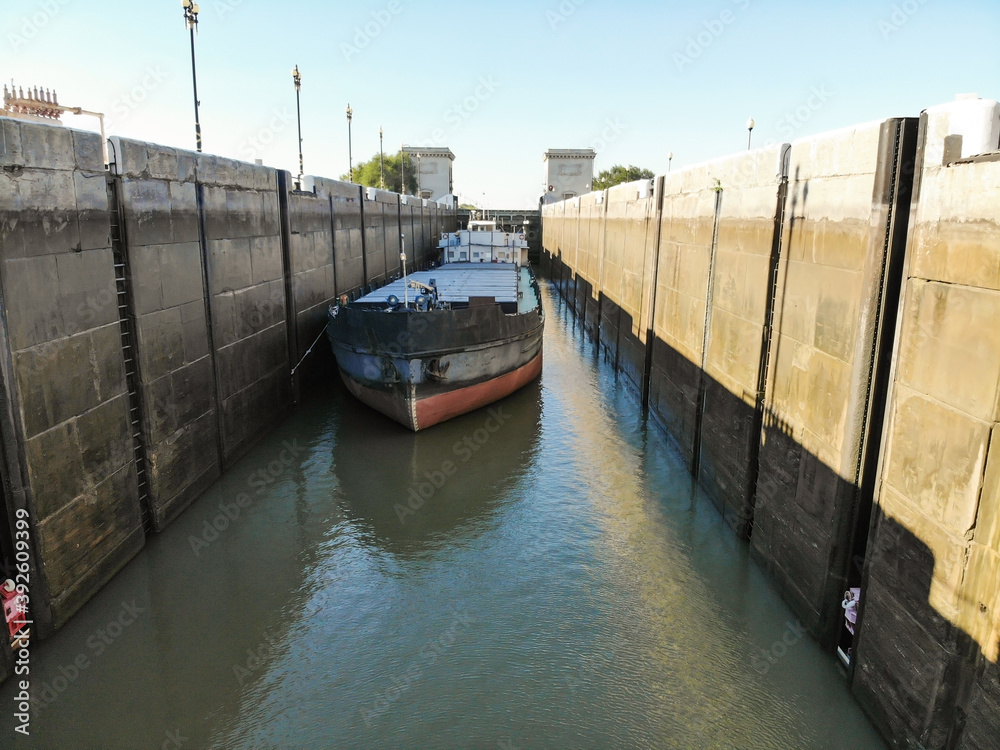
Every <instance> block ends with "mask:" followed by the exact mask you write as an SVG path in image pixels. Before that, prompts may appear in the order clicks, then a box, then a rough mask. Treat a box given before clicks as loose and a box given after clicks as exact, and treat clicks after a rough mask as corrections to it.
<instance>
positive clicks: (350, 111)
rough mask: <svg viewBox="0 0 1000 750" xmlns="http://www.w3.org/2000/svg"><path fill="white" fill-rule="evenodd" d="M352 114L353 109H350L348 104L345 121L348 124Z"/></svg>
mask: <svg viewBox="0 0 1000 750" xmlns="http://www.w3.org/2000/svg"><path fill="white" fill-rule="evenodd" d="M353 114H354V110H353V109H351V105H350V104H348V105H347V121H348V122H350V121H351V115H353Z"/></svg>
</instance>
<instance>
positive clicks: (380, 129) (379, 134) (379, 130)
mask: <svg viewBox="0 0 1000 750" xmlns="http://www.w3.org/2000/svg"><path fill="white" fill-rule="evenodd" d="M378 137H379V138H381V137H382V126H381V125H379V126H378Z"/></svg>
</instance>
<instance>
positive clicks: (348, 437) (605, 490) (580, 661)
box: [0, 291, 882, 748]
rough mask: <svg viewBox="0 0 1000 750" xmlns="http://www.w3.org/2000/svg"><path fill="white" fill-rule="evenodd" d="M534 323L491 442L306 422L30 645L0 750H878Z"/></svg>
mask: <svg viewBox="0 0 1000 750" xmlns="http://www.w3.org/2000/svg"><path fill="white" fill-rule="evenodd" d="M546 305H547V310H548V311H549V313H550V315H549V320H548V326H547V331H546V343H545V348H546V354H545V356H546V360H545V369H544V372H543V376H542V380H541V382H540V383H535V384H533V385H531V386H529V387H527V388H525V389H524V390H522V391H520V392H518V393H517V394H514V395H513V396H511V397H510V398H508V399H506V400H505V401H503V402H502V403H501V404H499V405H498V407H497V408H498V411H499V418H500V419H502V420H503V424H502V425H501V424H499V423H498V422H497V421H496V420H497V419H498V417H496V416H495V417H493V419H494V421H493V422H490V421H489V420H490V414H489V412H488V411H480V412H476V413H474V414H469V415H465V416H464V417H461V418H459V419H455V420H452V421H451V422H448V423H445V424H442V425H439V426H437V427H435V428H433V429H431V430H428V431H426V432H421V433H417V434H413V433H411V432H409V431H406V430H404V429H402V428H400V427H399V426H397V425H395V424H394V423H391V422H389V421H387V420H385V419H384V418H383V417H381V416H380V415H378V414H376V413H375V412H373V411H371V410H369V409H367V408H366V407H364V406H362V405H361V404H359V403H358V402H356V401H354V400H353V399H352V398H351V397H350V396H348V395H346V394H345V393H344V392H343V389H341V388H339V387H336V388H331V390H330V391H327V392H324V393H320V394H317V395H316V396H315V397H314V398H313V399H312V400H311V401H308V402H307V403H306V404H304V405H303V406H302V407H301V408H300V409H299V410H298V411H297V412H296V414H295V415H294V416H293V417H292V418H290V419H289V420H288V421H286V422H285V423H283V424H281V425H279V426H278V428H277V429H276V430H275V432H274V434H273V435H270V436H268V438H267V439H266V440H265V441H263V442H262V443H261V444H260V445H258V446H257V447H256V448H255V450H254V451H253V452H252V453H251V454H250V455H249V456H248V457H247V458H246V459H245V460H244V461H242V462H241V463H240V464H239V466H237V467H236V468H235V469H234V470H232V471H231V472H229V473H228V474H227V476H226V477H225V478H224V479H223V480H222V481H221V482H220V483H218V484H217V485H216V486H215V487H213V488H212V490H211V491H210V492H208V493H207V494H206V495H205V497H203V498H201V499H200V500H199V501H198V502H197V503H195V505H193V506H192V507H191V508H190V509H189V510H188V511H187V512H186V513H184V514H183V515H182V517H181V518H180V519H178V521H177V522H176V523H175V524H174V525H173V526H171V527H170V528H169V529H168V530H167V531H166V532H165V533H164V534H162V535H161V536H159V537H157V538H155V539H152V540H151V541H150V544H149V545H148V547H147V549H146V550H145V551H144V552H143V553H142V554H141V555H140V556H139V557H138V558H137V559H136V560H135V561H133V562H132V563H131V564H130V565H129V566H128V567H127V568H126V569H125V570H124V571H122V573H121V574H119V575H118V576H117V577H116V578H115V580H114V581H112V583H111V584H110V585H109V586H108V587H107V588H106V589H105V590H104V591H102V592H101V593H100V595H99V596H98V597H96V598H95V599H94V600H93V601H92V602H90V603H89V604H88V605H87V606H86V607H85V608H84V609H83V610H82V611H81V612H80V614H79V615H78V616H77V617H75V618H74V619H73V620H72V621H71V622H70V623H69V625H67V626H66V627H65V628H64V629H63V630H62V631H61V632H60V633H59V634H58V635H57V636H56V637H55V638H54V639H52V640H51V641H49V642H46V643H44V644H36V646H35V647H34V652H33V667H32V689H33V692H34V693H35V694H36V697H37V698H39V699H40V700H44V701H47V702H48V703H49V705H47V706H46V707H41V706H40V707H39V709H38V710H37V711H36V713H35V716H34V718H33V721H32V736H31V738H30V740H27V741H22V738H20V737H19V736H17V735H15V734H13V732H12V726H11V723H12V716H11V714H10V712H8V711H4V712H3V713H0V736H2V737H3V743H2V746H3V747H5V748H6V747H31V748H46V747H52V748H70V747H72V748H132V747H164V746H171V745H170V744H169V743H170V742H171V740H172V738H178V737H183V738H184V739H183V742H182V746H183V747H184V748H201V747H214V748H347V747H364V748H428V747H434V748H470V747H471V748H504V747H507V748H515V747H517V748H529V747H575V748H610V747H672V748H700V747H719V748H730V747H739V748H806V747H808V748H824V747H829V748H839V747H852V748H875V747H882V744H881V743H880V742H879V740H878V739H877V738H876V737H875V735H874V733H873V732H872V730H871V728H870V727H869V725H868V724H867V722H866V721H865V720H864V718H863V717H862V715H861V713H860V711H859V710H858V709H857V707H856V706H855V705H854V703H853V702H852V700H851V699H850V696H849V694H848V691H847V689H846V687H845V685H844V682H843V679H842V678H841V676H840V675H839V673H838V671H837V667H836V665H835V663H834V662H833V660H831V659H830V658H829V657H828V656H827V655H825V654H822V653H820V652H819V650H818V649H817V648H816V647H815V646H814V644H813V643H812V642H810V641H808V640H804V639H802V638H801V637H800V634H799V631H798V630H797V624H796V623H794V622H793V621H792V620H791V617H792V616H791V614H790V612H789V611H788V610H787V608H785V606H784V605H783V604H782V603H781V601H780V598H779V597H778V596H777V594H776V592H774V591H773V590H772V588H771V587H770V585H769V583H768V582H767V581H766V579H765V578H764V577H763V575H762V574H761V573H760V572H759V571H758V570H757V568H756V567H755V565H754V564H753V563H752V562H751V561H750V560H749V559H748V554H747V547H746V545H745V544H743V543H742V542H739V541H737V540H736V539H735V538H734V537H733V535H732V534H731V533H730V532H729V531H728V529H727V527H726V526H725V524H724V523H723V522H722V520H721V519H720V518H719V517H718V514H717V513H716V512H715V511H714V509H713V508H712V506H711V504H710V503H709V502H706V501H705V500H704V499H703V498H702V497H701V496H700V494H699V492H698V491H697V489H696V488H695V487H693V486H692V483H691V479H690V477H689V475H688V474H687V472H686V470H685V469H684V466H683V461H682V460H681V459H680V457H679V456H678V455H677V454H676V453H675V452H674V451H673V449H672V448H671V447H670V445H669V443H668V442H667V441H666V440H664V439H663V438H662V436H660V435H659V434H658V433H657V432H656V431H655V430H653V429H649V430H646V429H645V428H644V426H643V425H642V424H641V422H640V420H639V418H638V413H637V411H638V410H637V407H636V404H635V399H634V398H633V397H632V396H631V395H629V394H627V393H624V392H623V391H622V390H621V389H619V388H618V386H617V382H616V380H615V376H614V373H613V372H612V371H611V370H610V369H608V368H606V367H604V366H603V365H600V364H597V363H594V362H593V360H592V358H590V357H589V355H588V352H589V348H588V345H587V344H586V343H585V342H584V341H582V340H581V339H580V338H579V336H578V334H577V332H576V331H575V329H574V328H573V325H574V324H573V323H572V322H571V320H570V319H569V318H568V317H567V316H566V314H565V312H564V311H561V310H560V308H559V303H558V300H556V299H555V298H554V297H553V296H551V295H549V294H548V293H547V291H546ZM508 414H509V415H510V416H509V418H508V417H506V416H505V415H508ZM491 430H494V431H493V432H491ZM412 493H416V496H414V495H413V494H412ZM421 493H422V495H421ZM407 498H410V500H411V503H410V504H408V503H407ZM416 498H419V499H416ZM421 501H422V502H421ZM124 607H131V608H132V609H131V610H129V611H134V612H137V614H136V616H135V617H134V618H132V619H133V620H134V622H132V623H131V624H129V625H127V626H123V627H117V628H110V627H109V623H113V622H114V621H115V620H116V618H118V617H119V616H120V614H121V612H122V611H123V608H124ZM112 633H113V634H114V637H111V635H110V634H112ZM81 659H82V661H80V660H81ZM84 663H85V666H80V665H82V664H84ZM15 692H16V691H15V686H14V684H13V683H12V682H8V683H7V684H6V685H4V686H3V687H2V688H0V701H2V704H3V705H6V706H9V705H10V704H12V703H13V700H12V698H13V696H14V694H15ZM8 738H11V739H9V741H8Z"/></svg>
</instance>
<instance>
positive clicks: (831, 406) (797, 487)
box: [752, 119, 916, 646]
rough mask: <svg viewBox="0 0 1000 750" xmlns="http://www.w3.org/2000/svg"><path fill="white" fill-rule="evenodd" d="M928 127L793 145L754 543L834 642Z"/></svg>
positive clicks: (899, 124) (812, 622)
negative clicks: (879, 347) (907, 182)
mask: <svg viewBox="0 0 1000 750" xmlns="http://www.w3.org/2000/svg"><path fill="white" fill-rule="evenodd" d="M915 136H916V120H913V119H911V120H908V121H902V120H889V121H887V122H885V123H882V124H880V123H873V124H870V125H864V126H859V127H856V128H849V129H846V130H842V131H838V132H835V133H830V134H826V135H823V136H819V137H815V138H809V139H806V140H803V141H798V142H796V143H794V144H792V148H791V163H790V166H789V175H790V180H789V184H788V194H787V200H786V207H785V209H786V210H785V215H784V227H783V230H782V236H781V238H780V239H781V248H782V252H781V258H780V262H779V264H778V267H777V283H776V300H775V306H774V307H775V313H774V315H775V317H774V330H773V334H772V351H771V357H770V370H769V372H768V380H767V385H766V389H765V392H766V396H765V401H764V406H765V411H766V418H765V421H764V425H763V427H764V429H763V432H762V433H761V435H760V457H759V465H758V470H759V477H760V481H759V482H758V484H757V488H756V504H755V507H754V509H753V515H754V532H753V540H752V546H753V551H754V553H755V555H756V557H757V558H758V560H760V561H762V562H763V564H764V565H765V567H766V568H767V570H768V571H769V572H770V573H771V575H772V576H773V577H774V579H775V580H776V581H777V582H778V584H779V586H780V587H781V589H782V592H783V594H784V596H785V598H786V599H787V600H788V601H789V602H791V603H792V604H793V607H794V609H795V610H796V613H797V614H798V616H799V617H800V619H801V620H802V622H803V623H804V624H805V625H806V626H807V627H808V628H809V630H810V632H811V633H812V634H813V635H814V636H815V637H817V638H818V639H819V640H820V641H821V642H822V643H824V644H826V645H831V646H832V645H833V644H835V643H836V642H837V640H838V635H839V633H840V630H841V629H842V618H841V614H842V610H841V607H840V601H841V600H842V599H843V592H844V591H845V590H846V589H847V588H848V586H849V585H852V586H856V585H858V584H859V583H860V574H861V568H860V567H859V566H858V565H855V568H856V570H853V571H851V570H849V565H851V556H852V544H851V542H852V535H853V533H854V527H855V524H857V523H859V520H860V519H862V516H863V515H864V512H865V511H864V510H863V509H861V508H860V507H859V496H858V488H859V487H860V486H861V471H862V459H863V455H862V453H863V448H864V446H865V442H866V439H867V437H868V435H867V431H868V429H869V426H870V424H869V422H870V419H869V418H870V415H871V414H872V408H873V403H872V400H873V398H874V399H877V398H879V397H881V398H884V393H881V394H879V393H878V386H877V385H876V378H875V373H874V370H875V368H876V367H877V366H879V363H878V362H877V361H876V344H877V339H878V336H879V333H880V330H881V329H882V328H884V327H885V326H889V329H890V330H889V331H888V334H889V335H890V336H891V333H892V330H891V329H892V327H893V326H894V317H893V316H892V315H889V316H886V317H885V318H884V319H883V317H882V311H881V307H880V306H881V304H882V301H883V299H884V297H885V294H886V285H887V284H892V283H895V284H897V286H893V287H892V291H891V292H889V293H890V294H891V295H893V296H895V295H897V294H898V281H893V280H892V279H890V278H888V277H887V271H888V270H889V269H895V268H897V267H898V266H899V265H900V264H901V260H902V257H903V253H904V251H905V244H904V242H902V241H901V240H899V238H898V237H897V236H896V234H894V232H893V227H894V225H895V224H896V223H898V222H900V221H901V222H902V226H903V227H905V225H906V213H907V211H908V209H909V191H908V189H899V181H898V179H897V178H898V177H901V176H902V175H901V174H900V173H901V172H906V173H908V174H912V165H913V151H914V149H915V143H916V141H915ZM893 275H896V276H898V274H893ZM874 406H875V408H877V409H879V411H877V414H876V417H875V418H876V421H877V420H878V419H879V415H880V414H881V410H880V409H881V406H880V405H874ZM874 427H875V428H876V429H877V428H879V427H880V425H874ZM873 439H874V440H875V441H876V443H877V436H873ZM862 522H863V523H867V519H866V518H864V519H863V520H862ZM861 533H862V534H864V533H866V531H865V530H862V531H861ZM849 576H853V577H851V578H850V579H849Z"/></svg>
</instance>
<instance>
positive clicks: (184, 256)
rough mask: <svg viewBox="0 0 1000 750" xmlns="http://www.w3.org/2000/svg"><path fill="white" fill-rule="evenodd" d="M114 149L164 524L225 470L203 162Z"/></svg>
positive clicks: (150, 449)
mask: <svg viewBox="0 0 1000 750" xmlns="http://www.w3.org/2000/svg"><path fill="white" fill-rule="evenodd" d="M110 153H111V158H112V160H113V163H114V165H115V173H116V175H118V176H119V177H120V186H121V187H120V193H121V196H120V200H121V209H122V220H121V223H122V227H123V232H124V233H123V238H122V239H123V242H124V245H125V253H126V256H127V259H126V260H127V263H128V270H129V278H130V280H131V286H132V290H131V291H132V301H133V310H132V313H133V315H134V323H133V327H134V333H135V336H136V341H135V347H136V353H137V355H138V357H137V359H138V375H139V383H140V393H141V400H142V412H143V416H144V417H145V420H144V433H145V435H144V437H145V441H144V442H145V446H146V457H147V467H146V476H147V480H148V487H147V497H148V507H149V509H150V514H151V521H152V524H153V527H154V528H155V529H156V530H162V529H163V528H165V527H166V525H167V524H168V523H169V522H170V520H172V519H173V518H174V517H175V516H176V515H177V514H178V513H180V512H181V511H183V510H184V508H186V507H187V506H188V505H189V504H190V503H191V502H192V501H193V500H194V499H195V498H196V497H198V496H199V495H200V494H201V493H202V492H203V491H204V490H205V488H206V487H208V486H209V485H210V484H211V483H212V482H214V481H215V480H216V479H217V478H218V477H219V475H220V474H221V473H222V457H221V455H220V452H219V423H218V402H217V397H216V387H215V382H216V379H215V372H214V363H213V358H212V354H211V344H210V333H209V326H208V308H207V306H206V303H205V288H206V280H205V275H204V268H203V254H202V244H201V219H200V211H199V205H198V190H197V181H196V180H197V176H196V173H197V170H198V161H197V157H196V155H194V154H192V153H190V152H185V151H179V150H176V149H170V148H165V147H162V146H158V145H155V144H148V143H143V142H140V141H130V140H125V139H119V138H115V139H113V140H112V141H111V152H110ZM123 302H124V301H123Z"/></svg>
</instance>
